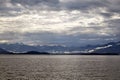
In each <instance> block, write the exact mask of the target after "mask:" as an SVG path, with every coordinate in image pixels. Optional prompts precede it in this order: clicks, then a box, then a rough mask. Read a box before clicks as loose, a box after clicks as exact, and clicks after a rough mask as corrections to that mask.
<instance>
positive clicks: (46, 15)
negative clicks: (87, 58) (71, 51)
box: [0, 0, 120, 45]
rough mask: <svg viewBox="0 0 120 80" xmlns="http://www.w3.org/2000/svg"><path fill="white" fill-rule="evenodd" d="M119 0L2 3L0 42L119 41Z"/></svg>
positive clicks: (9, 0) (18, 0) (14, 0)
mask: <svg viewBox="0 0 120 80" xmlns="http://www.w3.org/2000/svg"><path fill="white" fill-rule="evenodd" d="M119 3H120V1H119V0H0V42H8V43H10V42H12V43H15V42H22V43H25V44H64V45H85V44H89V43H91V44H93V43H94V44H95V43H96V44H97V43H105V42H108V41H118V40H120V38H119V37H120V35H119V34H120V32H119V30H120V27H119V25H120V14H119V13H120V12H119V11H120V6H119Z"/></svg>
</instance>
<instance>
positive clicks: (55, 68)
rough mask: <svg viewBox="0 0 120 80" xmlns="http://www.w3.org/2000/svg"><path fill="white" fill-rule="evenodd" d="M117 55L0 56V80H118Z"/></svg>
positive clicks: (119, 65)
mask: <svg viewBox="0 0 120 80" xmlns="http://www.w3.org/2000/svg"><path fill="white" fill-rule="evenodd" d="M119 61H120V56H81V55H79V56H78V55H74V56H73V55H72V56H71V55H51V56H50V55H49V56H48V55H20V56H19V55H0V80H120V75H119V74H120V63H119Z"/></svg>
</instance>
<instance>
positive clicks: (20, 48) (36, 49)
mask: <svg viewBox="0 0 120 80" xmlns="http://www.w3.org/2000/svg"><path fill="white" fill-rule="evenodd" d="M0 53H2V54H7V53H24V54H32V53H35V54H39V53H40V54H42V53H43V54H48V53H52V54H71V53H73V54H76V53H78V54H81V53H82V54H83V53H89V54H91V53H98V54H101V53H102V54H106V53H109V54H112V53H118V54H119V53H120V41H119V42H110V43H107V44H102V45H87V46H84V47H80V46H78V47H73V46H71V47H66V46H61V45H55V46H54V45H53V46H49V45H44V46H38V45H37V46H30V45H25V44H22V43H15V44H7V43H3V44H0Z"/></svg>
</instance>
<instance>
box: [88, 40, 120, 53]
mask: <svg viewBox="0 0 120 80" xmlns="http://www.w3.org/2000/svg"><path fill="white" fill-rule="evenodd" d="M88 52H90V53H120V42H111V43H108V44H105V45H101V46H98V47H96V48H94V49H91V50H89V51H88Z"/></svg>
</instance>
